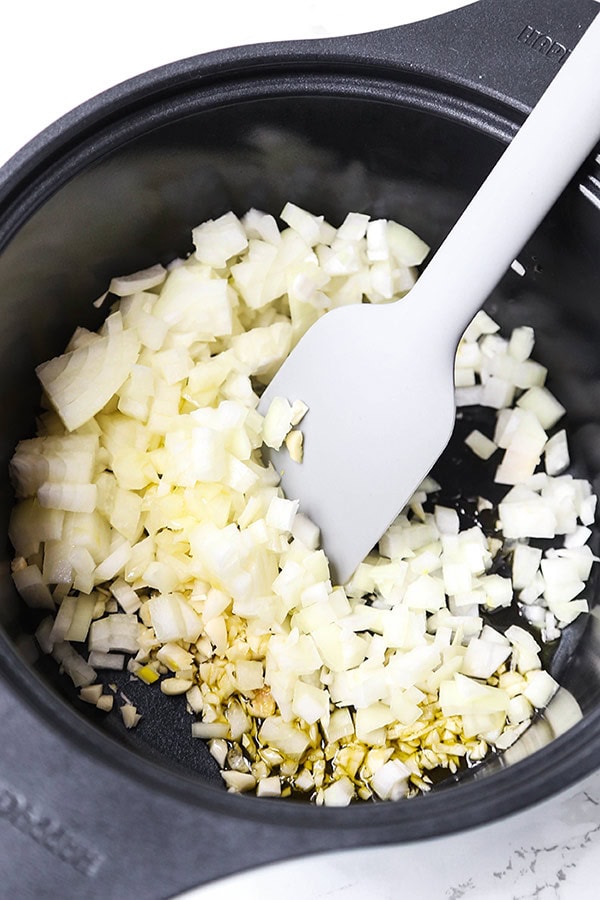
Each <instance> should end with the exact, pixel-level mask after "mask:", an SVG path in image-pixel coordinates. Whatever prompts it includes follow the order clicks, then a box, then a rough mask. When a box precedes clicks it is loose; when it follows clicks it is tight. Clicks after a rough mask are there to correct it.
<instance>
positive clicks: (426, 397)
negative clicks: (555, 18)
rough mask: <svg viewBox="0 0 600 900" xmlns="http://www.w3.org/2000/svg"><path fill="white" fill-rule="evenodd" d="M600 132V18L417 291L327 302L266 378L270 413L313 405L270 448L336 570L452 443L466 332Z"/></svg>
mask: <svg viewBox="0 0 600 900" xmlns="http://www.w3.org/2000/svg"><path fill="white" fill-rule="evenodd" d="M599 138H600V17H597V18H596V19H595V21H594V22H593V23H592V25H591V26H590V27H589V28H588V30H587V32H586V33H585V34H584V35H583V37H582V38H581V40H580V42H579V44H578V45H577V47H576V48H575V50H574V51H573V53H572V55H571V56H570V58H569V59H568V61H567V62H566V63H564V65H563V67H562V68H561V69H560V70H559V72H558V74H557V75H556V77H555V78H554V80H553V82H552V83H551V84H550V86H549V88H548V89H547V91H546V92H545V94H544V95H543V97H542V98H541V100H540V101H539V103H538V104H537V106H536V107H535V109H534V110H533V111H532V113H531V114H530V116H529V117H528V119H527V120H526V122H525V123H524V125H523V126H522V127H521V129H520V130H519V132H518V133H517V135H516V136H515V138H514V139H513V141H512V142H511V143H510V145H509V146H508V148H507V149H506V150H505V152H504V153H503V155H502V157H501V158H500V160H499V162H498V163H497V165H496V166H495V167H494V169H493V170H492V172H491V174H490V175H489V176H488V178H487V179H486V181H485V182H484V183H483V185H482V187H481V188H480V190H479V191H478V192H477V194H476V195H475V197H474V198H473V200H472V201H471V203H470V204H469V206H468V207H467V209H466V210H465V212H464V213H463V215H462V216H461V217H460V219H459V220H458V222H457V223H456V225H455V226H454V228H453V229H452V231H451V232H450V234H449V235H448V237H447V238H446V240H445V241H444V243H443V244H442V246H441V247H440V248H439V250H438V251H437V253H436V254H435V256H434V258H433V259H432V260H431V262H430V263H429V265H428V266H427V268H426V269H425V271H424V273H423V274H422V275H421V277H420V279H419V281H418V282H417V284H416V286H415V287H414V288H413V289H412V290H411V291H410V293H409V294H408V295H407V296H406V297H405V298H404V299H402V300H400V301H398V302H396V303H390V304H387V305H370V304H362V305H359V306H349V307H345V308H341V309H335V310H332V311H331V312H329V313H327V314H326V315H325V316H324V317H323V318H322V319H320V320H319V321H318V322H317V323H316V324H315V325H313V326H312V327H311V328H310V330H309V331H308V332H307V334H306V335H305V336H304V337H303V338H302V340H301V341H300V342H299V344H298V346H297V347H296V349H295V350H294V351H293V352H292V354H291V355H290V356H289V358H288V359H287V360H286V362H285V363H284V364H283V366H282V367H281V369H280V370H279V372H278V373H277V375H276V376H275V378H274V380H273V381H272V382H271V384H270V385H269V387H268V388H267V390H266V392H265V394H264V395H263V398H262V400H261V406H260V409H261V411H262V412H265V411H266V410H267V409H268V406H269V403H270V401H271V400H272V399H273V398H274V397H286V398H287V399H288V400H290V401H293V400H302V401H304V403H306V404H307V405H308V407H309V412H308V413H307V414H306V416H305V417H304V419H303V420H302V424H301V426H300V427H301V429H302V431H303V432H304V459H303V461H302V463H295V462H292V461H291V459H290V457H289V455H288V454H287V452H284V451H280V452H278V453H273V455H272V460H273V463H274V465H275V467H276V468H277V469H278V471H280V472H281V474H282V487H283V489H284V491H285V495H286V496H287V497H289V498H292V499H296V498H298V499H299V500H300V509H301V511H303V512H304V513H305V514H306V515H307V516H309V517H310V518H311V519H312V520H313V521H314V522H315V523H316V524H317V525H319V527H320V528H321V536H322V543H323V547H324V549H325V551H326V553H327V555H328V556H329V559H330V562H331V564H332V577H333V578H334V579H335V580H336V581H337V583H343V582H344V581H346V580H347V579H348V578H349V577H350V575H351V574H352V572H353V571H354V569H355V568H356V566H357V565H358V564H359V563H360V562H361V560H362V559H363V558H364V557H365V556H366V554H367V553H368V552H369V551H370V550H371V548H372V547H373V546H374V545H375V544H376V543H377V541H378V540H379V538H380V537H381V535H382V534H383V532H384V531H385V530H386V528H387V527H388V525H389V524H390V523H391V522H392V521H393V519H394V518H395V517H396V516H397V515H398V513H399V512H400V510H401V509H402V507H403V506H404V505H405V503H406V502H407V500H408V499H409V498H410V496H411V495H412V493H413V492H414V490H415V489H416V488H417V487H418V485H419V484H420V482H421V481H422V479H423V478H424V477H425V475H426V474H427V473H428V472H429V470H430V469H431V467H432V465H433V464H434V463H435V461H436V460H437V458H438V457H439V455H440V454H441V452H442V451H443V449H444V447H445V446H446V444H447V442H448V440H449V438H450V434H451V432H452V426H453V422H454V417H455V406H454V384H453V367H454V356H455V352H456V346H457V343H458V341H459V339H460V337H461V335H462V332H463V331H464V329H465V327H466V325H467V324H468V322H469V321H470V319H471V318H472V317H473V316H474V314H475V313H476V311H477V310H478V309H479V308H480V307H481V306H482V305H483V303H484V302H485V300H486V298H487V296H488V295H489V294H490V292H491V291H492V289H493V288H494V287H495V285H496V284H497V282H498V281H499V280H500V278H501V276H502V275H503V274H504V273H505V271H506V270H507V268H508V267H509V265H510V264H511V262H512V261H513V259H514V258H515V257H516V255H517V254H518V252H519V251H520V250H521V248H522V247H523V244H524V243H525V242H526V240H527V239H528V238H529V237H530V235H531V234H532V232H533V231H534V230H535V228H536V227H537V225H538V224H539V223H540V221H541V220H542V218H543V217H544V215H545V214H546V212H547V211H548V210H549V209H550V207H551V205H552V204H553V202H554V201H555V200H556V198H557V197H558V196H559V194H560V193H561V191H562V190H563V188H564V187H565V186H566V185H567V183H568V182H569V180H570V179H571V177H572V176H573V174H574V173H575V172H576V170H577V168H578V167H579V165H580V164H581V163H582V162H583V160H584V159H585V158H586V156H587V155H588V154H589V153H590V152H591V150H592V149H593V147H594V145H595V143H596V141H598V139H599ZM598 289H599V291H600V284H599V285H598ZM524 324H526V323H524Z"/></svg>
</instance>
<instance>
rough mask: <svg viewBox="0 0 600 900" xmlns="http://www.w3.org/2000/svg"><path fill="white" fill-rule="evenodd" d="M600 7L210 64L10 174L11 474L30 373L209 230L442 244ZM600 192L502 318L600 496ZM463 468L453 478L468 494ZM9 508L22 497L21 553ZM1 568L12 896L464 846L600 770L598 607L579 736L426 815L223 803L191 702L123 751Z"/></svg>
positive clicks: (583, 677)
mask: <svg viewBox="0 0 600 900" xmlns="http://www.w3.org/2000/svg"><path fill="white" fill-rule="evenodd" d="M596 11H597V5H596V4H595V3H594V2H593V0H481V2H479V3H475V4H474V5H471V6H469V7H466V8H464V9H462V10H459V11H458V12H455V13H452V14H449V15H447V16H442V17H438V18H435V19H432V20H429V21H426V22H423V23H417V24H414V25H411V26H405V27H403V28H401V29H390V30H387V31H383V32H379V33H374V34H366V35H358V36H352V37H347V38H340V39H333V40H323V41H303V42H297V43H287V44H268V45H262V46H255V47H242V48H237V49H231V50H226V51H223V52H217V53H211V54H208V55H206V56H202V57H197V58H192V59H187V60H183V61H181V62H179V63H175V64H173V65H169V66H166V67H164V68H161V69H158V70H156V71H152V72H150V73H147V74H145V75H142V76H140V77H139V78H135V79H133V80H132V81H130V82H127V83H125V84H123V85H119V86H118V87H116V88H114V89H113V90H110V91H108V92H107V93H105V94H103V95H101V96H100V97H97V98H95V99H93V100H91V101H90V102H89V103H86V104H84V105H83V106H81V107H79V108H78V109H76V110H75V111H74V112H72V113H70V114H69V115H67V116H65V117H64V118H63V119H61V120H60V121H59V122H58V123H56V124H55V125H53V126H52V127H50V128H49V129H47V130H46V131H45V132H44V133H43V134H41V135H40V136H39V137H38V138H36V139H35V140H34V141H32V142H31V143H30V144H29V145H28V146H27V147H25V149H24V150H22V151H21V152H20V153H19V154H17V156H16V157H14V158H13V159H12V160H11V161H10V162H9V163H8V164H7V165H6V166H5V167H4V169H3V170H2V171H1V172H0V204H1V214H0V250H1V255H0V286H1V294H0V303H1V308H2V329H1V331H0V358H1V362H2V377H1V380H0V385H1V391H2V403H1V404H0V415H1V416H2V430H1V441H2V443H1V451H2V465H3V468H4V471H6V466H7V462H8V460H9V458H10V456H11V454H12V451H13V449H14V446H15V443H16V441H17V440H18V439H20V438H22V437H24V436H27V435H30V434H32V433H33V429H34V415H35V411H36V407H37V402H38V398H39V387H38V385H37V383H36V380H35V377H34V374H33V369H34V365H36V364H37V363H39V362H41V361H42V360H45V359H47V358H49V357H51V356H53V355H56V354H57V353H59V352H61V351H62V348H63V347H64V345H65V343H66V341H67V340H68V338H69V336H70V334H71V333H72V331H73V329H74V327H75V325H77V324H84V325H87V326H88V327H91V328H96V327H98V325H99V324H100V321H101V316H102V313H101V312H99V311H97V310H95V309H94V307H93V306H92V304H91V301H92V300H93V299H94V298H95V297H97V296H98V295H99V294H100V293H102V291H104V290H105V287H106V285H107V283H108V281H109V279H110V277H111V276H112V275H114V274H117V273H123V272H128V271H134V270H136V269H139V268H142V267H145V266H148V265H151V264H152V263H154V262H156V261H162V262H167V261H169V260H170V259H172V258H173V257H174V256H176V255H181V254H183V253H186V252H187V251H188V250H190V249H191V247H190V245H189V232H190V229H191V228H192V226H194V225H196V224H198V223H199V222H200V221H202V220H204V219H206V218H209V217H215V216H218V215H220V214H221V213H223V212H225V211H227V210H229V209H233V210H235V211H236V212H238V213H243V212H244V211H245V210H246V209H248V208H249V207H251V206H254V207H258V208H261V209H265V210H267V211H269V212H272V213H275V214H277V213H278V212H279V211H280V210H281V208H282V206H283V204H284V203H285V202H286V201H288V200H291V201H293V202H295V203H297V204H299V205H301V206H304V207H306V208H308V209H311V210H313V211H314V212H317V213H323V214H325V216H326V217H327V218H328V219H329V220H330V221H332V222H333V223H336V224H337V223H339V222H340V221H341V220H342V219H343V217H344V215H345V213H346V212H347V211H349V210H358V211H363V210H364V211H368V212H369V213H371V214H372V215H373V216H384V217H391V218H395V219H397V220H399V221H401V222H403V223H406V224H407V225H408V226H410V227H411V228H413V229H414V230H415V231H416V232H417V233H418V234H420V235H422V236H423V237H424V238H425V239H426V240H427V241H428V242H429V243H430V244H431V245H432V246H433V247H434V248H435V247H436V246H437V245H439V243H440V242H441V240H442V239H443V237H444V235H445V234H446V233H447V231H448V230H449V228H450V226H451V225H452V223H453V222H454V221H455V220H456V218H457V217H458V215H459V214H460V212H461V211H462V209H463V208H464V206H465V205H466V203H467V201H468V199H469V198H470V196H471V195H472V194H473V193H474V191H475V190H476V188H477V187H478V185H479V184H480V183H481V181H482V180H483V178H484V177H485V175H486V173H487V172H488V171H489V169H490V168H491V167H492V165H493V163H494V161H495V160H496V159H497V158H498V156H499V154H500V153H501V152H502V149H503V147H504V146H505V144H506V143H507V142H508V141H509V140H510V138H511V136H512V135H513V134H514V133H515V131H516V129H517V128H518V126H519V124H520V123H521V122H522V121H523V119H524V117H525V116H526V114H527V112H528V110H529V109H530V108H531V106H532V105H533V104H534V103H535V101H536V100H537V98H538V97H539V96H540V94H541V92H542V91H543V89H544V87H545V86H546V85H547V84H548V83H549V81H550V80H551V79H552V77H553V75H554V74H555V73H556V71H557V69H558V67H559V66H560V65H561V64H562V63H563V62H564V60H565V59H566V58H567V56H568V54H569V52H570V50H571V49H572V47H573V46H574V45H575V44H576V42H577V40H578V38H579V37H580V35H581V34H582V33H583V31H584V30H585V27H586V26H587V24H589V22H590V21H591V19H592V18H593V16H594V15H595V13H596ZM568 139H569V136H568V134H565V141H568ZM560 149H561V148H560V147H548V149H547V152H549V153H559V152H560ZM599 178H600V171H599V169H598V165H597V161H595V160H593V159H590V160H589V162H588V164H586V165H585V166H584V167H583V169H582V171H581V172H580V173H579V175H578V177H577V178H575V179H574V180H573V182H572V184H571V185H570V187H569V188H568V190H567V191H565V193H564V194H563V196H562V197H561V199H560V200H559V202H558V203H557V204H556V206H555V207H554V209H553V210H552V211H551V213H550V214H549V215H548V216H547V218H546V220H545V221H544V222H543V224H542V225H541V227H540V228H539V230H538V231H537V233H536V234H535V235H534V237H533V238H532V239H531V241H530V242H529V244H528V245H527V247H526V248H525V249H524V250H523V253H522V254H521V256H520V257H519V259H520V262H521V263H522V265H523V267H524V269H525V275H523V276H520V275H518V274H517V273H516V272H514V271H512V270H511V271H509V272H508V273H507V275H506V276H505V278H504V279H503V281H502V282H501V283H500V284H499V286H498V288H497V289H496V291H495V292H494V294H493V296H492V297H491V298H490V300H489V303H488V308H489V309H490V311H491V312H492V313H493V314H494V315H495V316H496V317H497V318H498V319H499V321H500V322H501V323H502V324H503V325H504V326H505V327H507V328H510V327H512V326H514V325H517V324H524V323H527V324H531V325H533V326H534V328H535V329H536V333H537V347H536V353H537V358H539V359H540V361H542V362H543V363H544V364H546V365H547V366H548V368H549V369H550V372H551V375H552V383H551V387H552V389H553V391H554V392H555V393H556V394H557V396H558V397H559V398H560V399H561V401H562V402H563V404H564V405H565V406H566V407H567V409H568V423H567V425H568V428H569V430H570V433H571V436H572V437H571V442H572V448H573V457H574V470H575V471H576V472H577V473H578V474H579V475H582V476H584V477H587V478H589V479H590V480H591V481H592V482H593V484H594V487H595V489H596V491H597V490H598V489H599V488H600V353H599V348H600V180H599ZM524 202H526V201H525V200H524ZM464 264H465V272H466V277H468V265H469V261H468V259H466V260H464ZM457 465H458V468H456V467H454V474H455V477H457V478H458V479H459V480H460V478H462V477H463V474H464V477H468V472H467V465H466V463H464V462H460V461H459V462H458V464H457ZM461 466H462V469H461ZM457 472H458V475H456V473H457ZM11 502H12V498H11V492H10V488H9V485H8V480H7V479H6V478H4V479H3V481H2V489H1V506H0V510H1V513H0V514H1V524H2V530H3V533H4V534H6V526H7V520H8V515H9V511H10V507H11ZM594 541H595V542H596V543H594V544H593V547H594V549H595V550H597V549H598V542H597V536H594ZM2 554H3V555H2V569H1V578H2V601H1V606H0V616H1V621H2V626H3V628H2V632H1V634H0V667H1V671H2V675H3V678H4V686H3V688H2V695H1V704H2V705H1V709H2V722H3V725H2V736H3V742H2V749H1V750H0V823H3V825H4V826H5V832H6V834H7V836H8V837H7V842H6V843H5V853H8V856H6V861H7V862H6V871H7V872H8V875H5V876H4V877H5V884H4V888H5V889H7V890H8V893H7V894H4V896H8V895H11V896H20V897H26V896H29V895H30V894H31V896H48V897H53V896H61V897H74V898H75V897H82V896H85V897H88V898H94V897H98V898H100V897H102V898H104V900H106V898H112V897H115V898H117V897H123V896H127V895H128V894H129V892H130V891H133V890H135V891H136V892H139V893H140V894H143V895H144V896H148V897H163V896H167V895H169V894H172V893H174V892H175V891H176V890H178V889H181V888H183V887H185V886H189V885H192V884H197V883H201V882H205V881H208V880H210V879H212V878H214V877H217V876H219V875H222V874H226V873H230V872H233V871H237V870H241V869H243V868H246V867H248V866H253V865H257V864H259V863H264V862H267V861H272V860H276V859H281V858H284V857H289V856H293V855H296V854H299V853H311V852H317V851H322V850H331V849H337V848H344V847H354V846H359V845H361V846H366V845H372V844H385V843H395V842H404V841H410V840H415V839H422V838H427V837H430V836H433V835H442V834H446V833H448V832H451V831H457V830H460V829H466V828H471V827H473V826H476V825H479V824H481V823H484V822H490V821H492V820H493V819H495V818H498V817H501V816H506V815H508V814H509V813H512V812H514V811H516V810H518V809H522V808H524V807H526V806H528V805H530V804H532V803H535V802H538V801H540V800H541V799H543V798H545V797H548V796H549V795H551V794H552V793H553V792H555V791H557V790H560V789H561V788H563V787H566V786H567V785H569V784H571V783H573V781H575V780H576V779H578V778H580V777H582V776H583V775H585V774H587V773H589V772H591V771H592V770H593V769H594V768H596V767H597V766H598V765H599V764H600V665H599V660H600V627H599V623H598V618H597V612H594V611H593V612H592V613H591V615H589V616H587V617H581V621H580V620H577V621H576V623H574V625H573V626H571V627H570V628H569V629H567V630H566V632H565V635H564V637H563V640H562V642H561V646H560V648H559V650H558V651H557V653H556V655H555V657H554V661H553V671H554V673H555V674H556V676H557V677H559V678H560V680H561V682H562V684H563V685H564V686H565V688H566V689H567V690H568V691H569V692H571V694H572V695H573V696H574V697H575V698H576V700H577V702H578V703H579V705H580V707H581V710H582V713H583V717H582V719H581V721H579V722H578V723H577V724H575V725H574V726H573V727H570V728H568V729H567V730H566V731H564V733H562V734H559V732H561V731H563V728H562V727H561V725H560V721H559V723H558V725H557V723H556V720H557V717H556V716H554V717H553V720H552V724H550V723H549V722H548V721H546V720H541V721H540V722H539V723H538V725H537V726H535V727H534V728H533V729H531V730H530V732H529V733H528V736H527V742H524V741H523V740H522V741H521V742H520V743H519V744H517V745H516V748H514V749H513V751H512V753H511V754H507V755H506V756H505V757H504V758H501V759H496V758H491V759H490V760H488V761H487V762H486V763H485V764H484V765H482V766H480V767H478V768H476V769H473V770H471V771H469V772H467V773H466V774H463V775H462V776H460V777H458V778H456V779H454V780H450V781H446V782H444V783H443V784H441V785H440V786H439V787H437V788H436V789H434V790H433V791H432V792H431V793H430V794H429V795H427V796H424V797H419V798H415V799H413V800H411V801H407V802H400V803H395V804H394V803H378V804H361V805H353V806H351V807H349V808H346V809H337V810H336V809H323V808H316V807H314V806H311V805H309V804H308V803H301V802H293V801H272V800H266V799H257V798H255V797H248V796H239V795H232V794H228V793H227V792H226V791H225V790H224V788H223V785H222V783H221V781H220V777H219V775H218V771H217V768H216V764H215V763H214V760H212V758H211V757H210V756H209V754H208V753H207V752H206V750H205V748H204V745H203V744H202V742H200V741H193V740H192V739H191V738H190V737H188V735H189V719H187V720H186V713H185V711H184V709H183V706H184V704H183V702H182V703H180V704H178V703H177V702H173V699H172V698H168V699H167V702H164V703H163V700H164V699H165V698H164V697H163V696H162V695H161V694H160V692H156V691H154V692H152V691H149V690H148V689H146V688H143V689H142V688H141V687H140V686H139V685H138V686H137V687H136V683H135V682H131V683H128V684H127V686H126V687H127V693H128V695H129V696H131V698H132V700H133V701H134V702H136V703H137V704H138V705H139V706H140V708H141V711H142V712H143V713H144V719H143V721H142V723H141V724H140V726H139V727H138V729H136V730H135V731H133V732H126V731H125V729H124V728H123V727H122V724H121V723H120V721H119V717H118V715H115V716H112V715H111V716H108V717H104V716H102V715H100V714H98V713H97V711H96V710H95V709H92V708H91V707H87V706H86V705H85V704H82V703H80V702H79V701H78V700H77V697H76V695H75V692H74V691H72V690H70V689H69V685H68V684H66V680H65V679H63V678H62V677H60V676H59V675H58V673H57V671H56V669H55V667H53V665H52V664H51V661H48V660H39V661H38V662H36V663H29V662H28V658H27V653H26V651H25V650H24V649H23V648H24V647H27V646H28V645H27V642H24V641H23V640H22V635H23V634H24V633H28V632H29V633H30V632H31V630H32V626H34V624H35V623H34V621H33V620H32V619H31V618H29V617H28V614H27V611H26V610H24V609H23V605H22V604H21V603H20V602H19V600H18V599H17V598H16V597H15V592H14V589H13V586H12V582H11V578H10V555H11V553H10V547H9V546H8V541H7V540H5V541H4V542H3V544H2ZM597 600H598V584H597V579H595V580H593V581H592V583H591V586H590V601H591V603H592V604H593V603H594V602H596V604H597ZM598 608H599V607H598V606H597V605H596V610H597V609H598ZM49 726H50V727H49ZM52 726H54V727H53V728H52ZM557 734H559V736H556V735H557ZM519 747H520V750H519V749H518V748H519ZM532 751H533V752H532ZM511 758H512V762H511ZM28 841H33V842H34V843H36V844H37V845H38V848H37V849H36V848H34V847H33V844H30V843H28ZM39 848H42V850H43V853H44V854H45V857H44V862H45V866H44V867H43V871H42V870H40V869H39V864H38V861H37V857H36V853H37V852H38V849H39ZM34 851H35V852H34ZM11 854H12V857H11ZM36 867H38V868H36ZM6 879H8V880H6ZM28 891H29V892H30V893H28Z"/></svg>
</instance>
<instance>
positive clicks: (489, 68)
mask: <svg viewBox="0 0 600 900" xmlns="http://www.w3.org/2000/svg"><path fill="white" fill-rule="evenodd" d="M598 11H599V6H598V3H597V2H596V0H502V2H499V0H478V2H475V3H471V4H469V5H468V6H465V7H461V8H460V9H458V10H455V11H453V12H450V13H445V14H444V15H441V16H435V17H434V18H431V19H425V20H423V21H420V22H415V23H411V24H409V25H402V26H400V27H398V28H390V29H385V30H383V31H379V32H371V33H368V34H363V35H356V36H354V40H355V41H356V47H355V49H358V48H360V49H361V50H362V53H363V54H364V55H365V56H367V57H368V59H369V60H370V61H371V62H373V61H375V62H379V61H380V62H381V63H382V64H383V65H386V64H387V65H389V64H393V65H395V66H398V64H400V65H401V66H402V67H403V68H408V69H409V70H410V71H413V72H414V73H415V74H418V75H421V76H425V77H428V78H434V79H437V78H441V79H448V78H449V79H451V80H452V81H455V82H457V83H459V84H461V85H463V86H465V87H468V88H471V89H473V90H475V91H477V92H478V93H481V92H483V93H485V94H487V95H488V96H490V97H493V98H495V99H496V100H499V101H501V102H506V103H508V104H510V105H511V106H513V107H515V106H516V107H517V108H518V109H520V110H522V111H523V112H524V113H528V112H529V111H530V110H531V109H532V107H533V106H534V105H535V104H536V103H537V101H538V100H539V98H540V97H541V95H542V93H543V92H544V90H545V89H546V87H547V86H548V84H549V83H550V81H551V80H552V78H553V77H554V75H555V74H556V71H557V69H558V67H559V66H560V65H561V63H563V62H564V61H565V59H567V57H568V56H569V54H570V53H571V51H572V49H573V47H574V46H575V44H576V43H577V41H578V40H579V38H580V37H581V35H582V34H583V33H584V31H585V30H586V28H587V26H588V25H589V24H590V22H591V21H592V20H593V19H594V18H595V16H596V14H597V13H598Z"/></svg>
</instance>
